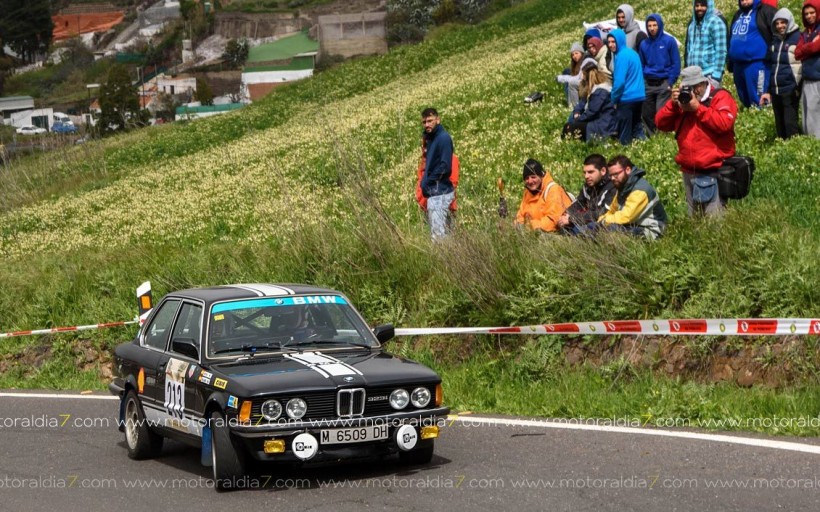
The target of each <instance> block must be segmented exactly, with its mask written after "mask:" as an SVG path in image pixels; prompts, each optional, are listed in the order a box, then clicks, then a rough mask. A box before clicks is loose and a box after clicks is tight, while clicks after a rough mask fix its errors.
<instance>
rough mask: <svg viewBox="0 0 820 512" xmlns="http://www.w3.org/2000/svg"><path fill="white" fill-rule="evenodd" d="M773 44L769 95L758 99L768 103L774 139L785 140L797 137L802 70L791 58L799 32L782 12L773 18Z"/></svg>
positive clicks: (788, 15)
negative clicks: (771, 109)
mask: <svg viewBox="0 0 820 512" xmlns="http://www.w3.org/2000/svg"><path fill="white" fill-rule="evenodd" d="M773 28H774V40H773V42H772V46H771V53H772V71H771V75H772V78H771V81H770V82H769V92H767V93H765V94H764V95H763V96H761V97H760V103H761V104H763V105H765V104H767V103H771V104H772V107H773V108H774V127H775V131H776V133H777V136H778V137H780V138H781V139H788V138H789V137H793V136H795V135H799V134H800V126H799V125H798V121H797V119H798V114H797V113H798V110H799V109H800V78H801V74H802V66H801V64H800V61H799V60H797V58H796V57H795V56H794V50H795V48H796V47H797V42H798V41H799V40H800V28H799V27H798V26H797V24H796V23H795V22H794V16H792V13H791V11H789V10H788V9H786V8H783V9H780V10H779V11H777V14H775V16H774V24H773Z"/></svg>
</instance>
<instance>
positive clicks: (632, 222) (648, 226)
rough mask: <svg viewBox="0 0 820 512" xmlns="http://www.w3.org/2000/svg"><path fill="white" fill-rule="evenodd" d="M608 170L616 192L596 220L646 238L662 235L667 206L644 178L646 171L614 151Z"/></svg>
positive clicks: (654, 238) (617, 229) (608, 228)
mask: <svg viewBox="0 0 820 512" xmlns="http://www.w3.org/2000/svg"><path fill="white" fill-rule="evenodd" d="M607 172H608V174H609V178H610V179H611V180H612V183H613V184H614V185H615V189H616V190H617V192H616V195H615V199H613V200H612V203H611V204H610V205H609V210H608V211H607V212H606V213H605V214H603V215H601V217H600V218H599V219H598V223H599V224H600V225H601V226H602V227H604V228H605V229H607V230H609V231H625V232H627V233H631V234H633V235H636V236H643V237H645V238H647V239H649V240H656V239H657V238H659V237H660V236H661V235H663V232H664V231H665V230H666V223H667V217H666V210H664V208H663V204H662V203H661V200H660V197H658V193H657V192H656V191H655V189H654V187H652V185H650V184H649V182H648V181H646V179H645V178H644V175H645V174H646V171H644V170H643V169H638V168H636V167H635V166H634V165H633V164H632V161H630V160H629V158H627V157H626V156H624V155H616V156H614V157H612V158H611V159H610V160H609V162H607Z"/></svg>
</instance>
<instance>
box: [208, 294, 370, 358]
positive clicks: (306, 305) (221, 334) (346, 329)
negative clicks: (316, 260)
mask: <svg viewBox="0 0 820 512" xmlns="http://www.w3.org/2000/svg"><path fill="white" fill-rule="evenodd" d="M376 344H377V341H376V339H375V336H374V335H373V333H372V332H371V331H370V329H369V328H368V327H367V325H366V324H365V323H364V322H363V321H362V319H361V317H360V316H359V315H358V314H357V313H356V311H355V310H354V309H353V307H351V306H350V304H348V302H347V300H346V299H345V298H344V297H341V296H339V295H307V296H298V297H282V298H260V299H246V300H239V301H232V302H220V303H217V304H214V305H213V306H212V307H211V313H210V317H209V328H208V348H207V350H208V352H207V353H208V357H225V356H228V357H235V356H240V355H246V354H248V353H260V352H278V351H282V350H292V349H294V347H297V346H298V347H299V349H304V348H305V347H308V346H310V347H311V348H312V347H314V346H315V347H316V348H328V347H333V348H339V347H344V346H359V347H372V346H375V345H376Z"/></svg>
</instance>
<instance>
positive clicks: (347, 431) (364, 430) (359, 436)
mask: <svg viewBox="0 0 820 512" xmlns="http://www.w3.org/2000/svg"><path fill="white" fill-rule="evenodd" d="M321 434H322V435H321V438H322V444H347V443H364V442H367V441H379V440H381V439H387V425H370V426H368V427H358V428H334V429H327V430H322V432H321Z"/></svg>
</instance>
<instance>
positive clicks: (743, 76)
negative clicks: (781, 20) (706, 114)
mask: <svg viewBox="0 0 820 512" xmlns="http://www.w3.org/2000/svg"><path fill="white" fill-rule="evenodd" d="M737 5H738V10H737V12H736V13H735V15H734V17H733V18H732V23H731V25H730V26H731V27H732V30H731V35H730V37H729V58H728V68H729V71H730V72H732V74H733V75H734V77H735V86H736V88H737V96H738V98H739V99H740V102H741V103H742V104H743V106H745V107H747V108H748V107H750V106H752V105H755V106H758V105H760V96H761V95H762V94H763V93H765V92H766V91H768V90H769V80H770V78H771V76H770V72H769V61H770V53H769V47H770V46H771V44H772V37H773V34H772V23H773V22H774V15H775V12H776V11H775V9H774V7H772V6H770V5H766V4H763V3H761V1H760V0H737Z"/></svg>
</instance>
